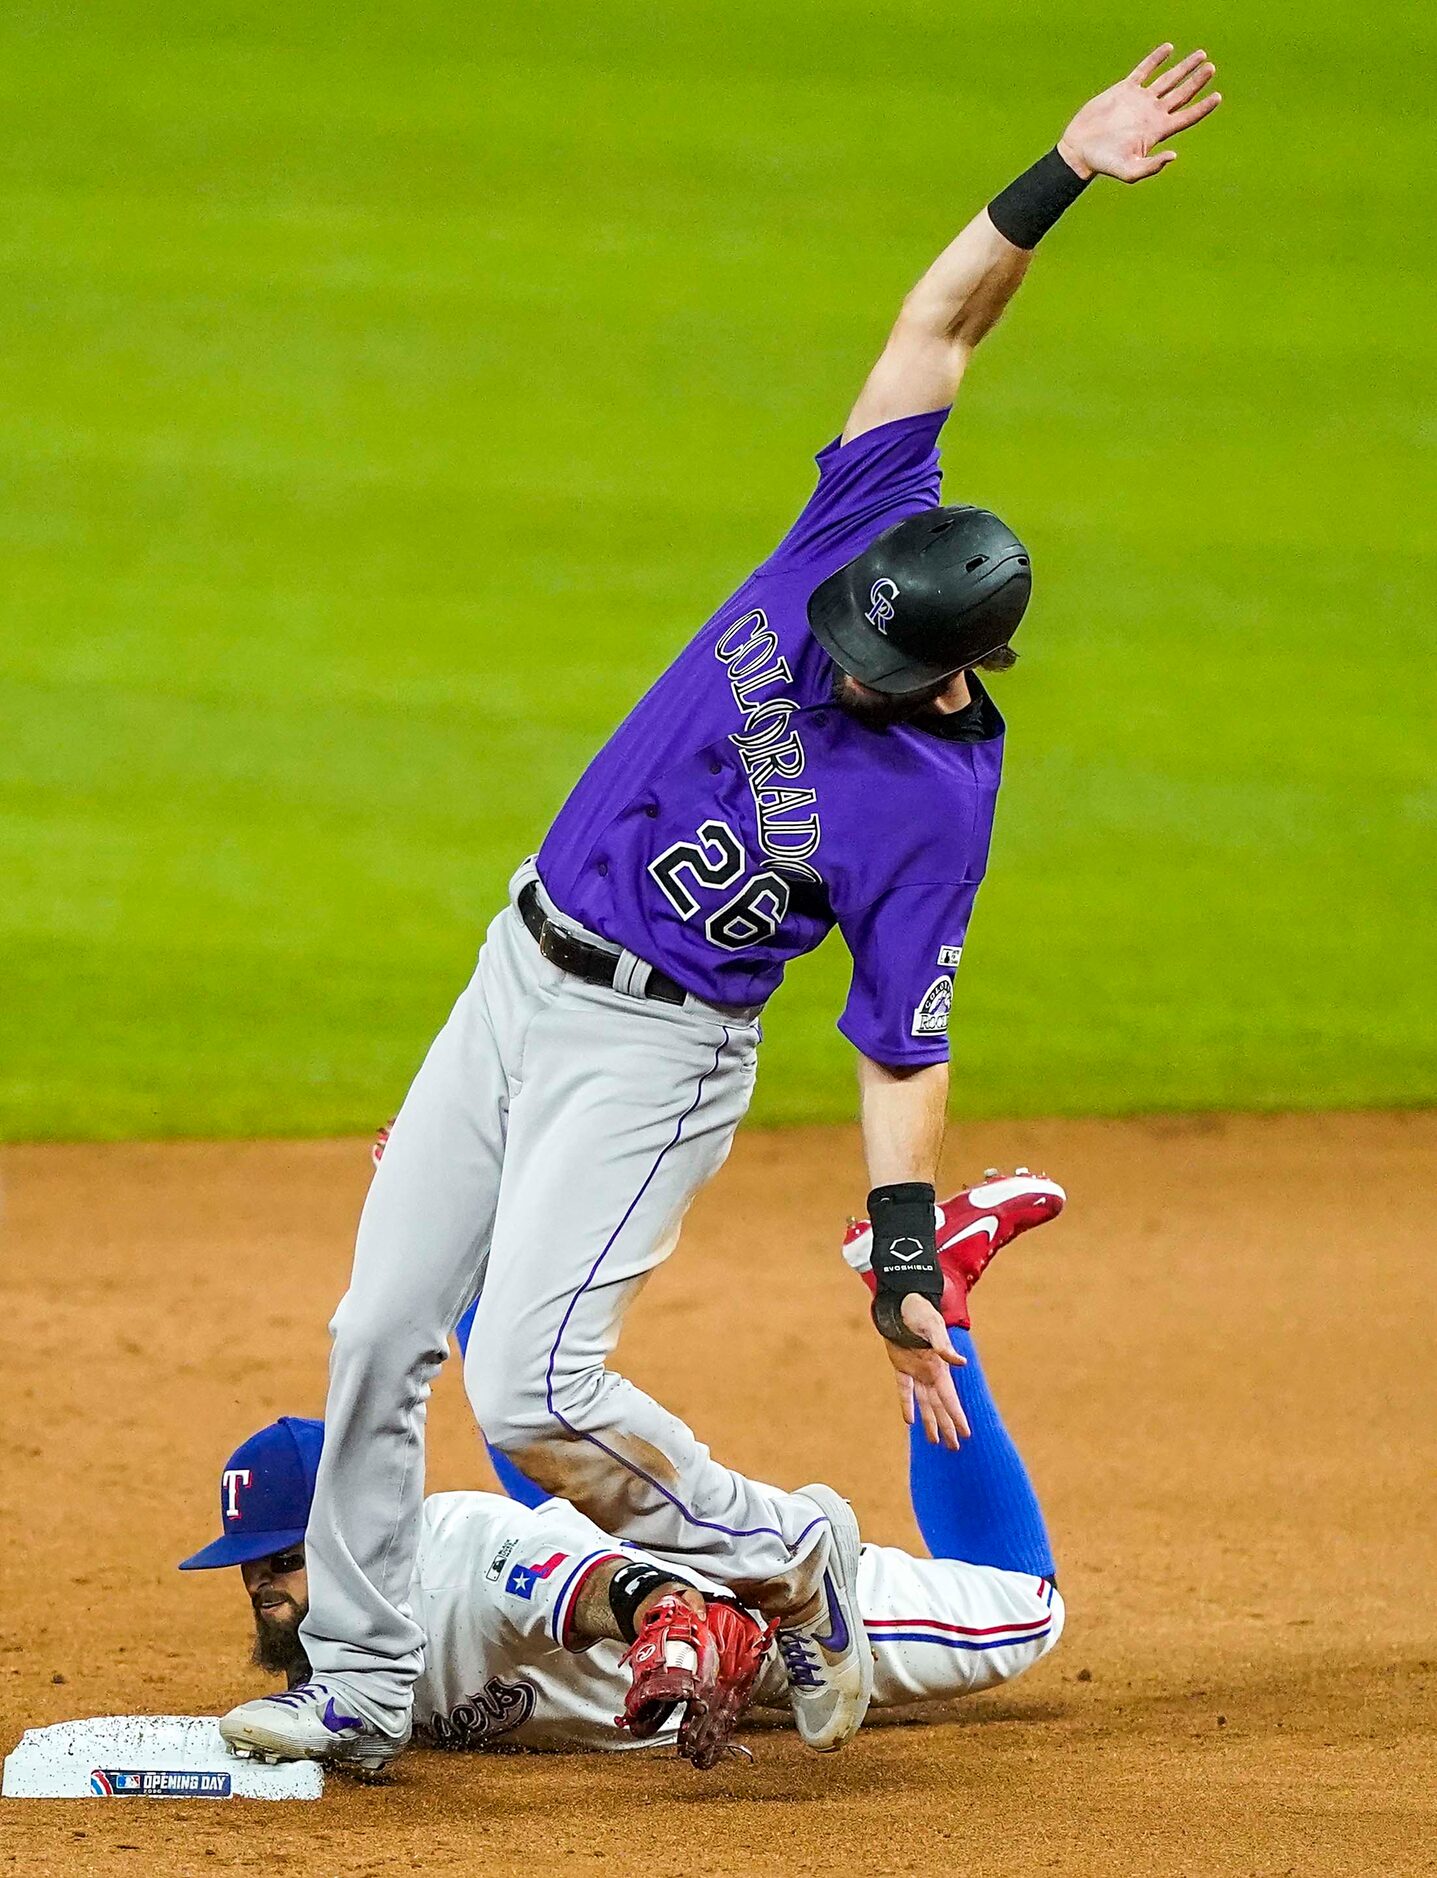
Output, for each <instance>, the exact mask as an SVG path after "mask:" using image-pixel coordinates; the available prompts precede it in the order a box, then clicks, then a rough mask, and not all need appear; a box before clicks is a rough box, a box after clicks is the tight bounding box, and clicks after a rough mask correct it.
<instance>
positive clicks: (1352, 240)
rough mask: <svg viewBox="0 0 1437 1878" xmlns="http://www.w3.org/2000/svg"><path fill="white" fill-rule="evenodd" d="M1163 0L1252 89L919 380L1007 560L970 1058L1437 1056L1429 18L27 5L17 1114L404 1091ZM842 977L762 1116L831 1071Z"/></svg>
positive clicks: (13, 816) (94, 1132)
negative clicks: (970, 351) (664, 697)
mask: <svg viewBox="0 0 1437 1878" xmlns="http://www.w3.org/2000/svg"><path fill="white" fill-rule="evenodd" d="M1163 37H1172V38H1176V39H1180V40H1183V41H1184V42H1185V43H1193V42H1200V43H1203V44H1205V45H1206V46H1207V47H1208V48H1209V50H1210V51H1211V52H1212V53H1213V54H1214V56H1215V57H1217V58H1218V60H1219V61H1220V63H1221V66H1222V78H1221V82H1222V88H1223V89H1224V91H1225V92H1226V93H1227V94H1228V103H1227V104H1226V105H1225V106H1224V109H1223V110H1222V111H1221V112H1220V113H1219V114H1218V117H1217V119H1216V120H1215V121H1214V123H1213V124H1212V125H1211V126H1209V127H1205V129H1204V130H1203V131H1201V132H1199V133H1197V134H1196V135H1195V136H1194V137H1193V138H1192V139H1191V140H1189V142H1188V144H1187V146H1186V147H1185V148H1184V151H1183V155H1182V158H1181V160H1180V161H1179V163H1178V164H1177V165H1176V166H1175V168H1174V169H1173V171H1172V172H1171V173H1169V174H1167V175H1165V176H1164V177H1162V178H1161V179H1160V180H1159V181H1158V182H1156V183H1154V184H1152V185H1150V186H1145V187H1143V188H1141V189H1139V190H1136V191H1123V190H1121V189H1119V188H1118V187H1117V186H1116V185H1111V184H1103V185H1099V186H1098V188H1096V189H1095V190H1094V191H1093V192H1091V193H1090V195H1089V197H1088V199H1087V200H1085V201H1084V203H1083V204H1082V205H1081V206H1080V208H1079V210H1078V211H1077V212H1075V214H1074V215H1073V216H1072V217H1071V218H1070V220H1069V222H1068V223H1066V224H1065V225H1064V226H1063V228H1061V229H1060V230H1059V231H1058V232H1057V233H1056V234H1055V235H1054V236H1053V237H1052V238H1051V239H1050V241H1049V242H1048V243H1047V244H1045V247H1044V249H1043V252H1042V254H1041V255H1040V257H1039V260H1038V263H1037V265H1036V266H1035V268H1034V271H1033V275H1032V277H1031V279H1030V281H1029V284H1028V286H1027V287H1026V288H1025V290H1024V293H1023V295H1022V296H1021V297H1020V300H1019V302H1018V304H1017V305H1016V307H1015V308H1014V310H1013V312H1012V314H1011V315H1010V316H1009V319H1008V321H1007V323H1006V324H1005V326H1004V327H1003V328H1002V329H1001V331H1000V332H999V334H998V335H997V336H996V337H995V338H994V339H993V340H992V341H991V343H990V345H989V347H987V348H985V351H984V354H983V356H982V357H981V358H980V360H979V362H978V364H977V366H976V367H975V369H974V371H973V374H972V376H971V379H970V383H969V386H968V388H967V390H966V392H965V395H964V401H963V408H962V412H961V416H960V418H959V419H958V420H957V421H955V423H954V424H953V425H952V426H950V430H949V434H948V490H949V492H950V495H951V496H952V497H954V498H970V499H978V500H981V501H984V502H986V503H990V504H991V505H992V506H994V507H996V508H998V509H999V510H1000V511H1001V512H1002V513H1003V514H1005V515H1006V516H1008V517H1009V518H1010V519H1011V520H1012V521H1013V522H1014V524H1015V525H1016V526H1017V527H1018V529H1019V530H1020V532H1021V533H1022V534H1023V535H1024V536H1025V537H1026V538H1027V540H1028V541H1029V543H1030V545H1031V547H1032V549H1033V552H1034V555H1035V559H1036V568H1037V597H1036V599H1035V602H1034V606H1033V610H1032V613H1031V615H1030V618H1029V621H1028V623H1027V624H1026V625H1025V627H1024V631H1023V637H1022V644H1023V647H1024V660H1023V663H1022V665H1021V667H1020V668H1019V670H1018V671H1016V672H1015V673H1013V674H1012V676H1011V677H1009V678H1006V679H1003V680H1001V681H995V684H997V685H998V686H999V687H1000V690H999V695H1000V699H1001V701H1002V703H1003V705H1004V707H1005V709H1006V711H1007V713H1008V716H1009V719H1010V724H1011V734H1010V743H1009V758H1008V780H1007V784H1006V789H1005V793H1004V799H1003V802H1002V804H1001V807H1000V812H999V829H998V836H997V840H996V843H995V849H994V859H993V868H992V872H991V875H990V880H989V884H988V885H987V887H986V888H985V890H984V894H983V896H982V898H981V900H980V903H979V911H978V916H977V919H976V921H975V925H974V929H973V934H972V939H971V943H970V946H969V949H968V953H967V955H966V957H965V961H964V966H963V971H962V973H961V974H960V978H959V987H958V989H959V996H958V1000H957V1014H956V1017H955V1032H954V1041H955V1060H956V1063H957V1065H958V1074H957V1077H956V1079H955V1080H956V1090H955V1102H956V1105H957V1108H958V1110H959V1112H968V1113H990V1114H994V1113H1014V1114H1016V1113H1023V1112H1029V1113H1037V1112H1070V1113H1077V1112H1123V1111H1133V1110H1144V1109H1185V1108H1194V1107H1209V1106H1238V1107H1268V1106H1299V1107H1305V1106H1321V1105H1348V1104H1374V1103H1384V1104H1386V1103H1397V1104H1411V1103H1420V1102H1430V1101H1431V1100H1433V1098H1434V1095H1437V1068H1434V1063H1437V1052H1434V1048H1433V1026H1432V1021H1431V984H1432V978H1433V973H1432V969H1431V966H1432V961H1431V938H1430V934H1431V931H1432V925H1431V921H1432V904H1431V900H1432V885H1433V875H1434V869H1433V857H1432V824H1433V791H1432V781H1431V755H1430V752H1431V728H1430V727H1431V723H1432V718H1433V699H1432V688H1431V682H1430V674H1431V671H1432V646H1431V640H1432V604H1431V595H1432V591H1433V539H1432V531H1431V510H1430V495H1431V489H1432V478H1431V458H1430V454H1425V453H1424V443H1427V444H1430V430H1429V431H1428V433H1427V435H1426V436H1425V437H1424V431H1423V424H1424V421H1425V422H1426V423H1427V424H1428V425H1429V426H1430V409H1431V390H1432V371H1431V366H1432V331H1433V322H1432V317H1431V309H1432V304H1433V279H1432V271H1431V263H1430V243H1429V242H1428V241H1427V239H1426V237H1425V235H1420V234H1419V226H1418V225H1419V222H1420V221H1421V220H1422V219H1423V213H1424V212H1423V209H1422V204H1423V203H1424V202H1425V201H1426V198H1427V196H1428V194H1429V193H1430V192H1429V190H1428V188H1427V185H1426V183H1425V182H1424V181H1423V180H1422V179H1423V178H1424V177H1425V175H1426V173H1427V170H1428V168H1430V164H1429V162H1428V161H1427V159H1426V157H1425V155H1424V149H1423V144H1424V117H1425V106H1424V105H1423V103H1422V102H1421V93H1420V86H1417V87H1416V88H1415V90H1414V85H1413V83H1412V82H1411V75H1413V74H1418V73H1425V72H1426V71H1427V70H1428V69H1429V67H1430V64H1431V54H1432V51H1433V46H1432V38H1433V24H1432V17H1431V16H1430V14H1428V13H1426V12H1425V11H1422V10H1420V9H1418V10H1413V9H1409V8H1402V9H1398V8H1396V7H1395V6H1390V5H1389V6H1368V7H1365V8H1362V9H1355V8H1346V7H1344V8H1337V7H1334V6H1330V5H1329V6H1320V7H1313V8H1309V9H1306V10H1304V11H1302V12H1301V13H1300V14H1299V13H1294V12H1291V11H1290V10H1284V12H1283V14H1282V15H1281V19H1280V20H1279V15H1278V13H1277V10H1276V9H1268V8H1263V7H1260V6H1259V7H1254V6H1253V5H1252V4H1251V3H1250V0H1248V3H1246V4H1243V5H1238V4H1236V0H1213V4H1211V5H1208V6H1205V7H1198V6H1196V5H1192V4H1189V3H1188V0H1183V3H1182V4H1180V5H1174V6H1171V7H1164V8H1157V7H1154V6H1150V5H1148V4H1146V0H1143V4H1138V5H1133V4H1130V3H1129V4H1121V5H1120V4H1117V0H1101V4H1095V5H1088V6H1085V7H1081V8H1076V9H1075V8H1073V7H1072V6H1071V5H1063V6H1059V5H1057V4H1055V3H1053V0H1039V3H1038V4H1035V5H1032V6H1030V7H1027V8H1013V7H1010V6H1006V5H999V4H998V0H982V3H981V4H978V5H969V6H966V7H964V8H961V9H950V10H948V11H947V12H946V13H945V11H944V10H943V9H941V8H940V9H937V10H935V9H934V8H933V7H931V6H930V5H928V4H922V5H920V4H918V0H897V3H894V4H885V5H882V6H870V5H867V4H864V5H859V4H856V3H854V0H839V3H838V4H833V3H831V0H724V4H722V5H720V4H718V3H717V0H713V3H712V4H705V5H697V4H690V3H689V0H674V4H671V5H669V6H667V7H662V8H660V7H652V6H649V5H642V6H641V5H638V4H637V3H636V0H618V3H615V0H604V4H602V5H595V6H593V7H592V8H579V7H576V6H573V5H571V4H568V0H551V3H550V4H546V5H545V6H544V7H543V8H531V7H528V6H525V7H519V6H514V5H501V6H499V7H497V8H493V7H486V8H464V7H454V6H451V5H448V4H439V3H438V0H426V3H424V4H417V5H410V6H406V7H403V8H392V7H386V6H379V5H375V4H366V3H357V4H350V5H348V6H345V7H332V6H321V5H318V4H316V0H290V3H289V4H288V5H286V6H284V7H283V8H260V7H258V6H252V7H251V6H243V5H239V4H234V3H233V0H231V3H230V4H225V3H224V0H219V3H218V4H211V5H207V6H205V7H203V8H193V7H181V6H179V5H177V4H172V3H168V0H148V3H147V4H146V5H144V6H141V5H139V4H138V3H137V0H136V3H135V4H131V5H124V4H120V3H119V0H95V4H94V5H92V6H90V7H88V8H87V9H84V10H83V11H79V10H77V11H75V12H74V13H72V14H71V16H70V18H69V20H68V21H65V22H64V23H63V24H62V23H61V19H60V15H59V14H58V13H57V12H56V11H55V10H53V9H49V8H41V7H39V6H38V5H31V4H21V5H19V6H18V7H15V8H11V9H8V10H7V13H6V18H5V23H4V26H3V29H0V89H3V96H4V135H3V139H0V190H3V203H0V253H3V265H0V462H3V469H0V486H3V499H0V887H3V894H2V895H0V987H3V991H0V1132H3V1133H4V1134H6V1135H8V1136H11V1137H31V1138H43V1137H89V1136H95V1137H111V1136H127V1135H223V1134H251V1133H257V1132H263V1133H308V1132H329V1131H334V1130H343V1129H350V1128H359V1127H364V1126H366V1125H367V1124H369V1123H370V1122H371V1121H373V1120H376V1119H380V1118H382V1117H383V1116H384V1115H386V1114H387V1113H389V1112H390V1110H391V1109H392V1108H393V1107H394V1105H395V1103H396V1101H397V1099H398V1098H399V1096H400V1095H401V1094H402V1091H403V1089H404V1086H405V1083H406V1081H407V1078H408V1076H409V1074H410V1073H411V1071H412V1069H413V1067H414V1065H415V1063H416V1062H417V1060H418V1058H419V1056H420V1054H421V1053H422V1050H423V1048H424V1047H425V1044H426V1043H427V1041H428V1038H429V1036H430V1034H431V1033H432V1032H433V1030H434V1029H435V1028H436V1026H437V1025H438V1024H439V1022H440V1021H441V1020H442V1018H443V1016H444V1013H445V1011H446V1010H447V1008H448V1004H449V1002H450V1001H451V999H452V997H453V996H454V995H455V993H456V992H457V991H458V989H459V987H460V985H461V984H462V982H463V980H464V978H465V976H466V974H467V972H468V969H469V966H470V962H471V958H472V955H473V953H474V950H475V948H476V946H477V943H478V940H479V936H480V933H481V930H482V927H483V924H484V921H485V919H486V917H487V916H488V914H489V913H490V912H491V910H492V909H493V908H494V907H495V906H496V904H497V903H498V901H499V898H500V895H501V893H502V891H503V885H504V882H505V879H506V877H507V874H508V872H509V870H510V868H511V866H512V864H513V863H514V862H515V861H516V860H517V859H518V858H519V857H520V856H522V855H523V854H524V853H525V852H526V851H527V850H528V849H531V848H532V847H534V846H535V845H536V844H537V842H538V840H539V837H540V836H541V834H542V832H543V830H544V827H545V824H546V820H547V818H548V816H549V815H550V814H551V813H552V811H553V810H554V808H555V807H556V806H557V804H558V803H559V801H560V800H561V798H562V796H563V794H564V791H565V789H566V787H567V785H568V784H569V782H570V781H571V780H572V778H573V777H574V775H575V774H576V772H577V771H578V770H579V768H580V767H581V765H582V764H583V762H584V761H585V759H586V757H587V756H588V755H589V754H590V752H591V751H592V750H593V749H594V748H595V747H596V745H597V744H598V742H599V741H600V740H601V739H602V737H603V735H604V734H605V732H606V730H607V728H608V727H609V726H610V725H611V723H612V722H613V721H614V720H615V719H616V718H617V717H618V716H619V715H620V714H621V712H622V711H623V710H624V708H625V707H626V705H627V704H628V703H629V702H630V701H631V700H632V698H633V697H634V696H635V695H636V694H637V692H638V691H639V690H640V689H641V688H642V687H643V686H644V684H645V683H646V682H647V680H648V678H649V677H650V676H651V674H652V673H653V672H654V671H655V669H656V668H657V667H658V666H659V665H660V664H661V663H662V662H663V661H664V660H666V659H667V658H668V656H669V655H670V654H671V653H672V652H673V651H674V650H675V648H676V647H677V646H678V645H679V644H680V643H681V641H682V640H683V638H684V637H685V636H686V634H687V633H688V632H689V631H691V630H692V629H693V628H694V627H695V626H697V624H698V623H699V622H700V621H701V620H702V619H703V617H704V616H705V615H706V613H707V612H708V611H709V610H710V608H711V607H712V605H713V604H714V603H715V602H716V601H717V600H718V599H719V598H721V597H722V595H723V594H724V592H725V591H726V590H727V589H728V588H729V587H730V586H732V585H733V584H735V583H736V582H737V580H738V579H740V578H741V577H742V576H743V575H744V574H745V572H746V571H747V570H748V569H749V567H750V566H752V564H753V563H754V562H755V561H756V560H758V559H759V558H760V557H761V556H762V555H763V554H764V553H765V552H766V550H767V548H768V547H769V545H770V544H771V542H772V541H773V539H774V538H775V537H776V535H777V534H778V533H779V532H780V531H781V529H782V528H783V526H784V525H785V524H786V522H787V521H788V519H789V517H790V516H791V514H792V513H793V512H794V510H795V509H796V508H797V506H798V505H799V503H800V502H801V501H802V499H803V497H804V495H805V494H806V492H807V489H808V487H809V485H810V481H811V473H812V472H811V465H810V464H809V462H808V458H809V456H810V454H811V453H812V451H813V450H815V449H816V448H818V447H819V446H820V445H821V444H822V443H823V442H825V441H826V439H827V438H828V437H829V436H830V435H831V434H832V433H833V432H834V431H835V430H836V429H837V428H838V427H839V425H840V424H841V421H842V418H843V415H844V412H845V410H846V407H847V404H848V401H849V399H850V397H851V395H852V393H853V392H854V390H855V388H856V386H857V383H858V381H859V380H860V378H861V376H862V374H863V372H864V370H865V368H866V366H867V364H868V362H869V359H870V357H871V355H872V354H873V353H874V351H875V349H876V348H877V346H878V344H879V343H880V341H881V339H882V336H883V333H884V330H885V327H886V324H887V321H888V319H889V317H890V316H891V314H892V312H893V310H894V308H895V306H896V304H897V302H898V299H899V298H900V296H901V294H902V292H903V290H904V289H905V287H906V286H907V284H908V283H909V281H910V280H911V279H912V278H913V277H914V276H915V275H916V273H917V272H918V271H919V270H920V269H921V268H922V266H923V265H925V264H926V262H927V261H928V259H929V258H930V257H931V255H932V253H933V252H935V251H936V249H937V248H938V247H939V246H940V245H942V243H943V242H944V241H945V240H946V239H947V237H948V236H949V235H950V234H951V233H952V232H953V231H954V230H955V229H956V227H957V226H958V225H959V224H960V223H961V222H962V221H963V220H965V219H966V218H967V215H968V214H969V213H970V212H971V211H972V210H973V209H975V208H976V207H977V206H978V205H980V204H981V202H982V201H983V200H984V199H985V196H986V195H987V194H989V193H991V192H992V191H993V190H994V189H995V188H996V187H998V186H999V185H1001V184H1002V183H1003V182H1005V181H1007V180H1008V178H1009V176H1010V175H1011V174H1012V173H1013V172H1014V171H1016V170H1017V169H1018V168H1020V167H1021V166H1022V165H1024V164H1025V163H1026V162H1027V161H1029V160H1030V159H1031V158H1032V157H1033V156H1035V155H1037V154H1038V153H1039V151H1041V150H1042V149H1043V148H1044V147H1046V145H1047V144H1048V143H1050V142H1051V141H1052V139H1053V137H1054V136H1055V135H1056V133H1057V131H1058V130H1059V129H1060V128H1061V126H1062V124H1063V122H1064V120H1065V114H1066V112H1067V111H1068V110H1069V109H1070V108H1071V107H1072V106H1075V105H1076V104H1077V103H1078V102H1080V101H1081V100H1082V98H1083V97H1084V96H1085V95H1086V94H1087V93H1088V92H1089V91H1091V90H1093V89H1096V88H1097V87H1098V86H1099V85H1101V84H1103V83H1105V82H1107V81H1108V80H1109V79H1110V78H1112V77H1115V76H1117V75H1118V74H1119V73H1120V72H1121V71H1122V70H1125V69H1127V66H1128V65H1130V64H1131V63H1132V62H1133V61H1134V60H1135V59H1136V58H1137V57H1138V56H1139V55H1140V54H1141V53H1142V52H1143V51H1145V50H1146V49H1147V46H1148V44H1149V43H1151V42H1153V41H1156V40H1157V39H1159V38H1163ZM1404 73H1405V74H1407V75H1409V77H1408V78H1407V79H1404V78H1403V74H1404ZM1424 488H1425V491H1426V495H1425V496H1424V494H1423V491H1424ZM844 982H845V959H844V956H843V954H842V952H841V949H840V948H839V947H838V946H837V945H830V946H829V947H827V948H825V949H824V951H823V952H822V953H821V954H820V955H819V957H818V958H817V959H816V960H814V961H810V962H809V963H808V964H807V966H806V968H805V969H802V970H799V971H796V972H795V973H794V974H793V975H792V979H791V982H790V984H789V986H788V987H787V988H786V989H785V991H784V992H783V993H782V994H781V996H780V997H779V999H778V1000H777V1001H776V1003H775V1005H774V1006H773V1008H772V1012H771V1017H770V1021H769V1023H768V1032H769V1043H768V1046H767V1051H766V1061H765V1069H764V1073H763V1075H762V1076H761V1079H760V1093H759V1099H758V1104H757V1109H756V1112H757V1113H758V1114H759V1115H760V1116H761V1117H762V1118H763V1119H766V1120H770V1121H772V1120H780V1119H796V1118H823V1117H831V1116H841V1115H844V1114H847V1113H849V1112H850V1109H851V1095H850V1070H849V1065H848V1061H847V1057H848V1054H849V1053H848V1051H847V1048H846V1046H845V1045H844V1044H843V1043H842V1041H841V1039H839V1038H838V1037H837V1035H836V1033H835V1032H834V1031H833V1029H832V1017H833V1015H834V1014H835V1012H836V1010H837V1008H838V1006H839V1004H840V1002H841V996H842V987H843V984H844Z"/></svg>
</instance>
